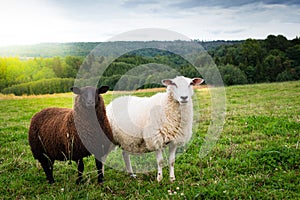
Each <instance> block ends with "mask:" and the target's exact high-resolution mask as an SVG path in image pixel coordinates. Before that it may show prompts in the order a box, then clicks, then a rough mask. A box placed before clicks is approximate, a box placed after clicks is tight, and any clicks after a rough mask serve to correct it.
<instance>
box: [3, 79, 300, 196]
mask: <svg viewBox="0 0 300 200" xmlns="http://www.w3.org/2000/svg"><path fill="white" fill-rule="evenodd" d="M149 94H153V92H151V93H139V94H138V95H149ZM299 97H300V82H299V81H298V82H285V83H274V84H257V85H246V86H234V87H227V88H226V98H227V105H226V107H227V115H226V123H225V126H224V129H223V132H222V134H221V136H220V138H219V140H218V143H217V144H216V146H215V147H214V148H213V149H212V151H211V152H210V153H209V154H208V155H207V156H206V157H204V158H203V159H200V158H199V149H200V147H201V144H202V143H203V141H204V138H205V135H206V133H207V129H208V125H209V123H210V111H211V108H210V107H211V104H210V93H209V92H208V91H207V89H200V90H198V91H197V92H196V95H195V100H196V101H198V102H199V103H198V105H199V106H197V108H196V111H195V112H199V113H200V117H201V120H200V122H199V128H198V130H195V131H194V137H193V141H192V143H191V144H190V146H189V147H188V149H187V151H186V152H185V153H183V154H181V155H180V156H177V160H176V164H175V175H176V181H175V182H173V183H170V182H169V180H168V167H165V168H164V179H163V181H162V182H161V183H157V182H156V171H151V172H148V173H145V174H138V177H137V178H136V179H132V178H130V177H129V176H128V175H127V174H126V173H125V172H123V171H120V170H116V169H114V168H111V167H109V166H107V167H106V171H105V183H104V185H103V186H98V185H97V174H96V171H95V168H96V167H95V165H94V160H93V158H92V157H90V158H86V159H85V160H84V161H85V166H86V167H85V172H84V179H85V181H84V183H82V184H81V185H76V184H75V181H76V178H77V171H76V165H75V163H73V164H72V165H69V164H68V162H56V163H55V165H54V178H55V179H56V183H54V184H53V185H48V184H47V182H46V180H45V174H44V172H43V170H42V168H41V166H40V165H39V164H38V163H37V162H36V161H35V160H34V158H33V156H32V154H31V151H30V148H29V145H28V141H27V131H28V127H29V123H30V118H31V117H32V115H33V114H34V113H36V112H38V111H39V110H41V109H42V108H45V107H53V106H56V107H72V103H73V100H72V94H60V95H47V96H35V97H29V98H28V97H19V98H16V97H13V96H0V99H2V100H0V155H1V156H0V199H300V174H299V172H300V170H299V168H300V147H299V146H300V100H299ZM104 98H105V102H106V103H109V101H110V100H111V98H112V95H111V94H106V95H104Z"/></svg>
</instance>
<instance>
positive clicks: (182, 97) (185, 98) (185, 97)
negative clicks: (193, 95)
mask: <svg viewBox="0 0 300 200" xmlns="http://www.w3.org/2000/svg"><path fill="white" fill-rule="evenodd" d="M180 98H181V99H182V100H187V98H188V96H181V97H180Z"/></svg>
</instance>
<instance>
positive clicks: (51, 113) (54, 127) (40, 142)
mask: <svg viewBox="0 0 300 200" xmlns="http://www.w3.org/2000/svg"><path fill="white" fill-rule="evenodd" d="M72 112H73V110H72V109H68V108H46V109H43V110H42V111H40V112H39V113H37V114H35V115H34V116H33V117H32V120H31V124H30V128H29V143H30V146H31V149H32V152H33V155H34V157H35V158H38V157H39V156H41V154H46V155H47V156H49V157H50V158H53V159H55V160H66V159H69V154H70V145H71V144H70V141H73V142H72V143H73V144H76V145H74V148H82V149H83V150H84V151H83V152H86V149H85V148H84V146H83V145H82V144H81V141H78V140H79V138H78V135H77V134H76V129H75V126H74V121H73V114H72ZM78 142H80V143H79V144H80V145H78ZM74 150H75V149H73V151H74ZM76 151H77V150H76ZM87 153H88V152H87ZM85 154H86V153H85ZM76 156H77V155H76ZM79 156H80V157H81V156H82V155H79ZM85 156H87V155H85ZM76 159H77V158H75V159H74V158H73V160H76Z"/></svg>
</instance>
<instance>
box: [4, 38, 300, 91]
mask: <svg viewBox="0 0 300 200" xmlns="http://www.w3.org/2000/svg"><path fill="white" fill-rule="evenodd" d="M194 42H195V41H194ZM196 42H198V43H200V44H201V45H202V46H203V47H204V49H205V50H206V51H207V52H208V54H209V55H210V56H211V58H212V61H214V63H215V64H216V66H217V68H218V70H219V72H220V74H221V76H222V79H223V81H224V84H225V85H237V84H253V83H263V82H279V81H291V80H299V79H300V38H298V37H296V38H295V39H292V40H288V39H287V38H286V37H285V36H283V35H278V36H275V35H269V36H268V37H267V38H266V39H264V40H256V39H247V40H245V41H235V42H234V41H228V42H224V41H223V42H222V41H218V42H215V43H213V42H210V43H205V42H202V41H196ZM97 44H98V43H87V44H84V43H75V44H72V45H71V44H63V45H61V46H60V47H61V48H60V49H59V48H58V47H59V45H58V46H57V45H54V44H53V45H50V44H48V47H49V46H50V47H51V48H49V49H47V45H46V46H43V45H42V46H40V48H41V47H42V48H44V51H40V54H38V53H37V52H39V49H37V48H33V47H36V46H33V47H32V49H34V50H32V51H29V50H28V49H27V50H28V52H29V53H28V54H25V53H24V52H25V50H26V49H25V50H24V48H25V47H24V48H23V50H24V52H23V53H20V54H14V53H12V52H13V51H12V47H11V48H8V49H7V51H6V53H5V52H4V51H3V49H2V51H1V49H0V54H1V55H2V57H0V91H1V93H4V94H9V93H14V94H16V95H23V94H45V93H59V92H67V91H68V89H69V87H70V86H72V85H73V84H74V80H75V79H87V78H88V79H89V80H90V81H91V83H94V82H95V81H96V82H97V81H98V80H99V79H100V80H99V84H101V85H109V86H110V88H112V89H113V88H115V89H120V90H132V89H139V88H149V87H158V86H160V85H159V84H156V82H157V81H156V80H157V79H160V78H161V77H167V76H170V77H172V76H175V75H179V74H181V75H184V76H189V77H196V76H202V75H206V74H205V73H206V72H207V73H208V72H209V70H210V66H205V67H206V68H205V69H203V71H204V72H205V73H204V74H199V72H198V71H197V70H195V67H193V66H192V65H191V64H190V63H189V62H188V61H187V60H185V59H183V58H182V57H181V56H180V55H176V54H174V53H172V52H167V51H162V50H158V49H151V48H147V49H141V50H138V51H132V52H128V53H126V54H124V55H122V56H120V57H118V58H117V59H115V60H113V62H111V63H108V64H109V66H108V67H107V68H106V69H105V71H104V72H101V73H102V74H101V76H99V72H97V70H99V69H98V68H99V66H100V65H101V64H103V63H104V62H105V60H106V58H105V57H103V56H94V55H92V54H89V55H88V53H89V52H90V51H91V50H92V49H93V48H94V47H96V45H97ZM104 45H105V44H104ZM116 45H118V43H117V44H116ZM130 45H135V43H134V42H132V43H130ZM26 48H29V47H26ZM70 48H71V49H72V50H70ZM21 50H22V48H21V49H18V51H19V52H21ZM47 50H48V52H51V53H48V54H47V53H43V52H47ZM15 52H16V51H15ZM12 55H13V56H12ZM203 55H204V54H202V53H200V54H199V55H198V57H197V58H196V59H197V60H196V64H197V65H198V66H197V67H201V66H202V65H203V63H205V62H206V61H205V60H206V59H207V57H205V56H203ZM108 56H109V52H108ZM108 60H109V59H108ZM209 65H211V63H210V64H209ZM137 66H142V67H140V68H139V69H138V70H134V69H137ZM166 66H167V67H166ZM145 67H147V70H148V72H147V73H145ZM80 68H82V69H83V70H86V71H87V72H89V73H88V75H86V76H89V77H83V76H81V77H80V76H79V77H78V70H79V69H80ZM149 69H150V71H149ZM154 69H155V72H156V73H157V72H158V74H159V75H155V76H153V74H154V71H153V74H151V73H152V71H151V70H154ZM129 72H130V73H129ZM141 75H143V76H144V77H145V78H144V79H145V81H144V82H142V83H141V80H140V79H139V78H138V76H141ZM121 78H122V80H126V82H125V83H126V84H125V85H124V84H123V85H122V87H121V88H118V87H117V86H116V84H117V83H120V79H121ZM119 85H120V84H119Z"/></svg>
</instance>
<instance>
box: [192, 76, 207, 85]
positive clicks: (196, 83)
mask: <svg viewBox="0 0 300 200" xmlns="http://www.w3.org/2000/svg"><path fill="white" fill-rule="evenodd" d="M203 81H204V79H202V78H193V79H192V82H191V85H200V84H201V83H203Z"/></svg>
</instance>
